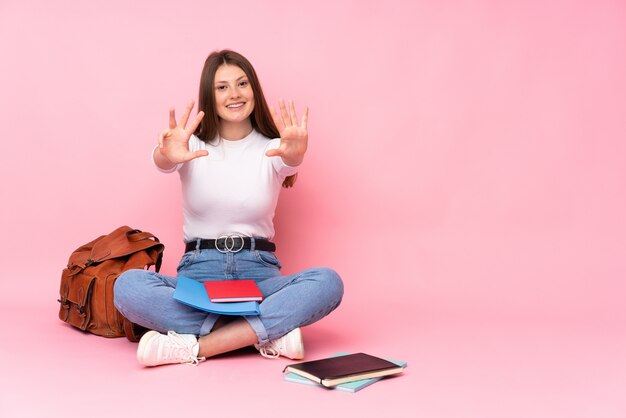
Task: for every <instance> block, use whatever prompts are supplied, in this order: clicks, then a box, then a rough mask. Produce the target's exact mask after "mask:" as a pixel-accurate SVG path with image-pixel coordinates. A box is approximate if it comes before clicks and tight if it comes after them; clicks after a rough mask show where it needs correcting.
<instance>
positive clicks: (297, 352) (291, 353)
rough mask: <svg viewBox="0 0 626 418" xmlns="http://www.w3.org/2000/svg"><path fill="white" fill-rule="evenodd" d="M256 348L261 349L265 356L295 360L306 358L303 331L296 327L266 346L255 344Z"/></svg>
mask: <svg viewBox="0 0 626 418" xmlns="http://www.w3.org/2000/svg"><path fill="white" fill-rule="evenodd" d="M254 348H256V349H257V350H259V352H260V353H261V355H262V356H263V357H265V358H277V357H278V356H283V357H287V358H290V359H293V360H300V359H302V358H304V343H303V341H302V331H300V328H296V329H294V330H293V331H291V332H289V333H288V334H286V335H283V336H282V337H280V338H278V339H277V340H272V341H270V342H269V343H267V344H266V345H264V346H260V345H259V344H255V345H254Z"/></svg>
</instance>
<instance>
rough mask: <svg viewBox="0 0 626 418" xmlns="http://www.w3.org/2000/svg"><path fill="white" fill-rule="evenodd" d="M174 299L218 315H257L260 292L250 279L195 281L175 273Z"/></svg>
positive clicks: (261, 294)
mask: <svg viewBox="0 0 626 418" xmlns="http://www.w3.org/2000/svg"><path fill="white" fill-rule="evenodd" d="M174 299H176V300H177V301H179V302H181V303H184V304H185V305H189V306H192V307H194V308H196V309H201V310H203V311H207V312H213V313H218V314H221V315H258V314H259V313H260V311H259V302H261V301H262V300H263V293H261V290H260V289H259V287H258V286H257V284H256V283H255V282H254V280H218V281H206V282H198V281H195V280H192V279H190V278H188V277H185V276H179V277H178V283H177V285H176V289H175V290H174Z"/></svg>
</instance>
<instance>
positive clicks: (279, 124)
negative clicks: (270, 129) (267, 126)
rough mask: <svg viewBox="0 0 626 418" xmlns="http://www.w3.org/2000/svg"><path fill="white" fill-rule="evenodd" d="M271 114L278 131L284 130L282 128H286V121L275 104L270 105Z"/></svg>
mask: <svg viewBox="0 0 626 418" xmlns="http://www.w3.org/2000/svg"><path fill="white" fill-rule="evenodd" d="M270 114H271V115H272V120H273V121H274V125H276V129H278V132H282V130H283V129H285V123H284V122H283V119H282V118H281V117H280V116H279V115H278V113H276V109H274V106H270Z"/></svg>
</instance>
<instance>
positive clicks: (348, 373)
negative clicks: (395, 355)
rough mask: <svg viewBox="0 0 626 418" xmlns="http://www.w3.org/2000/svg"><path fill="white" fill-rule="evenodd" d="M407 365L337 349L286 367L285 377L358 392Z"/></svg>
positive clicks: (291, 380)
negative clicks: (319, 357) (324, 355)
mask: <svg viewBox="0 0 626 418" xmlns="http://www.w3.org/2000/svg"><path fill="white" fill-rule="evenodd" d="M406 366H407V362H406V361H398V360H385V359H382V358H379V357H375V356H372V355H369V354H365V353H356V354H348V353H336V354H335V355H333V356H331V357H328V358H325V359H320V360H313V361H306V362H303V363H295V364H290V365H288V366H287V367H285V370H284V371H283V373H284V374H283V379H284V380H286V381H287V382H293V383H302V384H305V385H310V386H318V387H323V388H327V389H336V390H340V391H343V392H358V391H359V390H361V389H363V388H365V387H367V386H370V385H372V384H374V383H376V382H378V381H379V380H380V379H382V378H383V377H386V376H392V375H397V374H400V373H402V372H403V371H404V368H405V367H406Z"/></svg>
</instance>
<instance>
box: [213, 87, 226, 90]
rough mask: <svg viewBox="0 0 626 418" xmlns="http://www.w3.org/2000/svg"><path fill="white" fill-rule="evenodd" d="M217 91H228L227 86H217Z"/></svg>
mask: <svg viewBox="0 0 626 418" xmlns="http://www.w3.org/2000/svg"><path fill="white" fill-rule="evenodd" d="M215 90H219V91H224V90H226V86H216V87H215Z"/></svg>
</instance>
